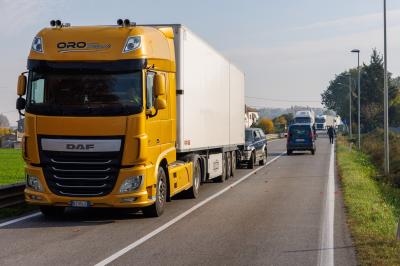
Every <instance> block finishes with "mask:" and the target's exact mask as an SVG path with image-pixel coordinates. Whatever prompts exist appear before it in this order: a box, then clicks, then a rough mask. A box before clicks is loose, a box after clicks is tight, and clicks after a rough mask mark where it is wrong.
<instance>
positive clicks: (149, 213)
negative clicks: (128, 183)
mask: <svg viewBox="0 0 400 266" xmlns="http://www.w3.org/2000/svg"><path fill="white" fill-rule="evenodd" d="M166 199H167V176H166V174H165V170H164V168H163V167H162V166H161V165H160V166H159V167H158V174H157V190H156V202H154V203H153V205H150V206H148V207H144V208H142V211H143V215H144V216H146V217H159V216H161V214H163V212H164V209H165V202H166Z"/></svg>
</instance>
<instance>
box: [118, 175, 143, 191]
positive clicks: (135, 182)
mask: <svg viewBox="0 0 400 266" xmlns="http://www.w3.org/2000/svg"><path fill="white" fill-rule="evenodd" d="M142 180H143V176H141V175H138V176H130V177H127V178H126V179H125V180H124V182H123V183H122V185H121V187H120V189H119V192H120V193H128V192H132V191H135V190H136V189H138V188H139V187H140V185H141V184H142Z"/></svg>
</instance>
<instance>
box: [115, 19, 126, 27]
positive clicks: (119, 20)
mask: <svg viewBox="0 0 400 266" xmlns="http://www.w3.org/2000/svg"><path fill="white" fill-rule="evenodd" d="M117 25H118V26H121V27H122V26H123V25H124V21H123V20H122V19H120V18H119V19H118V20H117Z"/></svg>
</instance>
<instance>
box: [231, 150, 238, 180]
mask: <svg viewBox="0 0 400 266" xmlns="http://www.w3.org/2000/svg"><path fill="white" fill-rule="evenodd" d="M236 160H237V159H236V151H233V152H232V171H231V176H235V172H236V163H237V162H236Z"/></svg>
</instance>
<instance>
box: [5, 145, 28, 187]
mask: <svg viewBox="0 0 400 266" xmlns="http://www.w3.org/2000/svg"><path fill="white" fill-rule="evenodd" d="M21 182H24V161H23V159H22V155H21V150H16V149H0V185H8V184H15V183H21Z"/></svg>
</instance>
